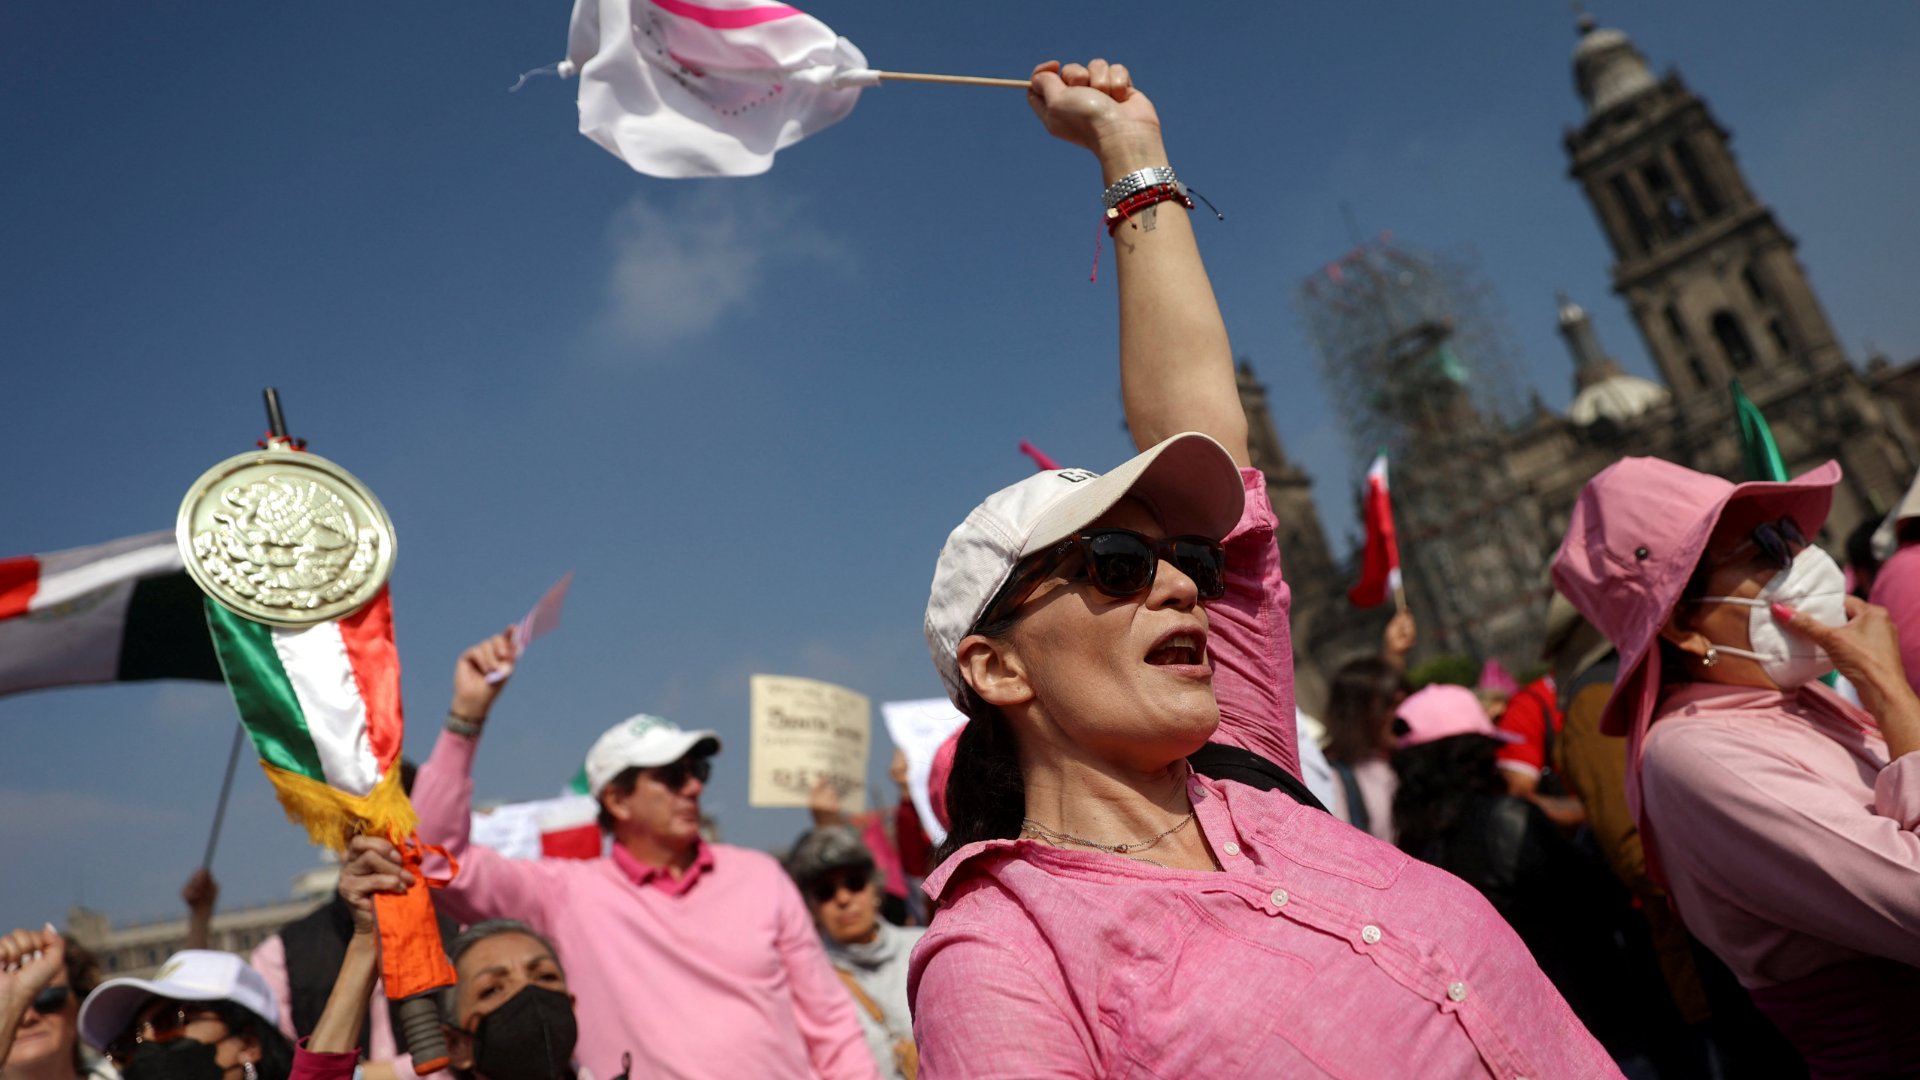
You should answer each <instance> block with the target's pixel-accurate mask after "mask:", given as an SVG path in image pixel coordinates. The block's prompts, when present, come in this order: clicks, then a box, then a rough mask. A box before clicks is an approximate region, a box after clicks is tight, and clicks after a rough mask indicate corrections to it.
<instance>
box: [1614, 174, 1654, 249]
mask: <svg viewBox="0 0 1920 1080" xmlns="http://www.w3.org/2000/svg"><path fill="white" fill-rule="evenodd" d="M1607 190H1608V191H1610V192H1612V193H1613V201H1614V202H1615V203H1617V204H1619V206H1620V212H1621V213H1623V214H1625V215H1626V217H1627V226H1628V227H1629V228H1631V229H1632V230H1633V235H1632V236H1630V237H1622V238H1621V239H1623V240H1627V241H1629V247H1628V250H1629V252H1630V253H1631V254H1635V255H1638V254H1639V253H1640V252H1643V251H1645V250H1647V249H1648V248H1650V247H1652V246H1653V222H1652V221H1650V220H1648V218H1647V214H1646V211H1645V210H1643V209H1642V208H1641V206H1640V196H1639V195H1638V194H1636V193H1635V192H1634V190H1633V184H1632V183H1630V182H1629V181H1628V180H1627V174H1626V173H1623V172H1618V173H1614V174H1613V175H1612V176H1609V177H1607Z"/></svg>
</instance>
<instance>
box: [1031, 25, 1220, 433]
mask: <svg viewBox="0 0 1920 1080" xmlns="http://www.w3.org/2000/svg"><path fill="white" fill-rule="evenodd" d="M1028 100H1029V102H1030V103H1031V104H1032V105H1033V109H1034V112H1035V113H1037V114H1038V115H1039V116H1040V119H1041V121H1042V122H1043V123H1045V124H1046V127H1047V130H1048V131H1050V132H1052V133H1053V134H1054V135H1056V136H1058V137H1060V138H1062V139H1065V140H1066V141H1068V142H1071V143H1074V144H1076V145H1079V146H1084V147H1086V148H1087V149H1088V150H1090V151H1092V152H1093V155H1094V157H1096V158H1097V159H1098V160H1099V162H1100V172H1101V184H1102V185H1103V186H1104V185H1107V184H1112V183H1113V182H1114V181H1116V180H1119V179H1120V178H1121V177H1123V176H1126V175H1127V174H1129V173H1132V172H1135V171H1137V170H1140V169H1147V168H1154V167H1157V166H1165V165H1168V164H1171V163H1170V162H1169V161H1168V159H1167V150H1166V147H1165V145H1164V144H1163V143H1162V142H1161V139H1160V117H1159V116H1158V114H1156V113H1155V112H1154V109H1153V103H1152V102H1150V101H1148V100H1147V97H1146V95H1145V94H1142V93H1141V92H1140V91H1139V90H1138V89H1136V88H1134V86H1133V81H1132V78H1131V76H1129V75H1128V73H1127V69H1126V67H1125V66H1124V65H1121V64H1109V63H1107V62H1106V61H1105V60H1093V61H1089V62H1088V63H1087V64H1085V65H1084V66H1083V65H1080V64H1067V65H1065V66H1064V67H1062V66H1061V64H1060V62H1059V61H1057V60H1050V61H1048V62H1047V63H1044V64H1041V65H1040V66H1039V67H1037V68H1035V69H1034V72H1033V88H1032V89H1031V90H1029V91H1028ZM1113 247H1114V261H1115V263H1116V264H1117V266H1118V271H1117V273H1118V276H1119V279H1120V391H1121V397H1122V400H1123V402H1124V403H1125V406H1126V413H1127V426H1128V428H1129V429H1130V430H1131V431H1132V433H1133V441H1134V443H1135V445H1136V446H1138V447H1139V448H1140V449H1143V450H1144V449H1146V448H1147V447H1149V446H1152V445H1153V444H1155V443H1157V442H1159V441H1161V440H1162V439H1165V438H1166V437H1167V436H1169V435H1177V434H1179V433H1180V432H1182V431H1203V432H1206V433H1207V434H1208V435H1211V436H1213V437H1214V438H1215V439H1218V440H1219V441H1220V444H1221V445H1223V446H1225V447H1226V448H1227V452H1228V453H1230V454H1232V455H1233V460H1234V461H1235V462H1236V463H1237V464H1239V465H1240V466H1242V467H1245V466H1246V465H1247V464H1248V455H1247V417H1246V413H1245V412H1244V411H1243V410H1242V408H1241V406H1240V391H1239V387H1238V383H1237V382H1236V380H1235V378H1234V371H1233V350H1232V347H1231V346H1230V345H1229V343H1228V341H1227V327H1226V323H1224V322H1223V321H1221V318H1220V305H1219V304H1218V303H1217V302H1216V301H1215V300H1214V297H1213V285H1212V283H1211V282H1209V281H1208V280H1207V269H1206V267H1205V266H1204V265H1202V264H1201V261H1200V248H1199V246H1198V245H1197V244H1196V243H1195V242H1194V236H1193V223H1192V221H1191V220H1190V218H1189V216H1188V211H1187V210H1186V208H1185V207H1183V206H1181V205H1180V204H1179V203H1178V202H1163V203H1159V204H1157V205H1155V206H1150V207H1148V208H1146V209H1144V210H1141V211H1139V212H1137V213H1135V214H1133V215H1131V218H1130V222H1129V223H1128V224H1123V225H1122V226H1121V227H1120V228H1119V229H1118V230H1117V231H1116V232H1115V233H1114V238H1113Z"/></svg>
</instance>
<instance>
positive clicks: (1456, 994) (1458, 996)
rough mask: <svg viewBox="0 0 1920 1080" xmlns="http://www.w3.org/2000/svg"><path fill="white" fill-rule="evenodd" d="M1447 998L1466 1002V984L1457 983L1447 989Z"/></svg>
mask: <svg viewBox="0 0 1920 1080" xmlns="http://www.w3.org/2000/svg"><path fill="white" fill-rule="evenodd" d="M1447 996H1448V997H1450V998H1452V999H1453V1000H1455V1001H1465V1000H1467V984H1466V983H1463V982H1457V983H1454V984H1453V985H1451V986H1449V987H1447Z"/></svg>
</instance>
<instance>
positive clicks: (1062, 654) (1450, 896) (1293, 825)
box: [908, 60, 1619, 1080]
mask: <svg viewBox="0 0 1920 1080" xmlns="http://www.w3.org/2000/svg"><path fill="white" fill-rule="evenodd" d="M1028 99H1029V102H1030V103H1031V104H1032V106H1033V108H1034V110H1035V112H1036V113H1037V114H1038V115H1039V116H1040V118H1041V120H1042V122H1043V123H1044V124H1045V125H1046V127H1047V129H1048V130H1049V131H1050V132H1052V133H1053V134H1055V135H1057V136H1059V137H1061V138H1064V139H1066V140H1068V141H1070V142H1074V143H1077V144H1079V145H1082V146H1085V147H1086V148H1088V149H1089V150H1091V151H1093V153H1094V154H1095V156H1096V157H1097V158H1098V159H1099V161H1100V164H1101V167H1102V169H1103V171H1104V173H1105V182H1106V183H1107V184H1108V185H1110V189H1109V190H1110V192H1111V191H1113V190H1114V189H1120V190H1121V191H1122V194H1121V196H1120V199H1121V201H1120V202H1119V203H1118V205H1122V206H1127V205H1131V212H1130V213H1129V215H1128V216H1127V217H1126V218H1124V219H1117V220H1115V222H1114V223H1115V224H1116V226H1117V228H1116V229H1115V234H1116V235H1115V244H1114V246H1115V254H1116V262H1117V264H1118V277H1119V293H1120V313H1121V315H1120V353H1121V383H1122V391H1123V397H1124V400H1125V404H1126V412H1127V420H1128V425H1129V430H1130V431H1131V433H1132V435H1133V438H1134V439H1135V441H1136V443H1137V444H1138V446H1139V447H1140V449H1141V450H1142V453H1140V454H1139V455H1138V456H1137V457H1134V458H1133V459H1131V460H1129V461H1127V462H1125V463H1123V464H1121V465H1120V466H1119V467H1118V468H1116V469H1114V470H1113V471H1112V472H1109V473H1107V474H1105V475H1104V476H1101V475H1096V474H1094V473H1091V472H1088V471H1086V470H1082V469H1055V470H1048V471H1045V472H1041V473H1037V474H1035V475H1033V476H1030V477H1028V478H1027V479H1025V480H1022V481H1021V482H1019V483H1017V484H1014V485H1013V486H1011V487H1009V488H1006V489H1004V490H1002V491H1000V492H998V493H996V494H994V495H992V496H990V497H989V498H988V499H987V500H986V501H985V502H984V503H982V504H981V505H979V506H978V507H976V508H975V509H974V510H973V511H972V513H970V514H968V516H967V519H966V521H965V522H964V523H962V524H961V525H960V526H959V527H958V528H956V529H955V530H954V531H953V534H952V535H951V536H950V537H949V538H948V540H947V543H946V546H945V547H944V549H943V550H942V551H941V554H940V559H939V563H938V566H937V567H936V569H935V573H934V582H933V588H932V593H931V596H930V598H929V601H928V605H927V620H926V622H927V625H926V630H927V639H928V643H929V646H930V648H931V651H932V653H933V659H934V664H935V666H936V667H937V668H938V669H939V671H940V674H941V678H942V681H943V682H944V683H945V685H946V688H947V690H948V693H949V695H950V696H951V697H952V698H953V699H954V701H955V703H956V704H958V705H959V706H960V707H961V708H962V709H963V710H964V711H965V712H966V713H967V714H968V716H969V717H970V720H969V722H968V724H967V725H966V727H965V728H964V729H963V733H962V735H961V737H960V740H959V743H958V744H957V746H956V750H955V754H954V761H953V767H952V776H951V780H950V783H949V784H948V786H947V810H948V812H949V818H950V821H951V823H952V830H953V831H952V833H951V834H950V835H949V837H948V840H947V842H946V844H945V845H943V848H942V855H943V856H944V858H943V859H942V861H941V862H940V864H939V866H938V867H937V868H936V869H935V870H934V872H933V873H932V874H931V875H930V876H929V877H928V879H927V882H926V888H927V893H928V895H929V896H930V897H931V898H933V899H934V900H935V901H936V902H937V903H938V904H939V905H940V906H939V910H938V912H937V913H936V915H935V916H934V919H933V923H932V926H931V927H930V928H929V930H928V932H927V934H926V935H925V936H924V937H923V938H922V939H921V943H920V945H919V946H918V947H917V948H916V949H915V951H914V954H913V959H912V963H911V968H910V973H909V984H908V986H909V994H910V996H911V1000H912V1004H913V1014H914V1030H915V1035H916V1040H917V1044H918V1046H919V1050H920V1055H921V1057H920V1061H921V1074H920V1075H921V1077H922V1080H945V1078H949V1077H1009V1078H1011V1077H1019V1078H1023V1080H1024V1078H1033V1077H1095V1076H1100V1077H1105V1076H1131V1077H1183V1078H1184V1077H1237V1076H1252V1077H1279V1076H1286V1077H1294V1076H1300V1077H1309V1076H1339V1077H1385V1076H1405V1075H1418V1076H1432V1077H1462V1076H1464V1077H1488V1076H1492V1077H1501V1078H1506V1080H1512V1078H1518V1077H1536V1078H1540V1077H1554V1078H1568V1077H1575V1078H1577V1077H1602V1076H1604V1077H1613V1076H1618V1075H1619V1072H1618V1070H1617V1069H1616V1068H1615V1067H1614V1066H1613V1063H1612V1062H1611V1061H1610V1060H1609V1059H1608V1058H1607V1056H1606V1054H1605V1052H1604V1051H1603V1050H1602V1049H1601V1048H1600V1046H1599V1045H1598V1044H1597V1043H1596V1042H1595V1041H1594V1040H1593V1038H1592V1036H1590V1035H1588V1034H1587V1032H1586V1030H1585V1029H1584V1028H1582V1027H1581V1025H1580V1023H1579V1021H1578V1020H1577V1019H1576V1018H1575V1017H1574V1016H1573V1014H1572V1012H1571V1011H1570V1010H1568V1008H1567V1006H1566V1004H1565V1003H1564V1002H1563V1001H1562V1000H1561V998H1560V996H1559V994H1558V993H1556V992H1555V991H1554V988H1553V985H1552V984H1551V983H1550V982H1548V980H1547V978H1546V976H1544V975H1543V974H1542V973H1541V971H1540V969H1539V967H1538V965H1536V964H1535V963H1534V961H1533V959H1532V957H1531V956H1530V955H1529V954H1528V952H1527V949H1526V946H1525V945H1524V944H1522V943H1521V941H1520V939H1519V938H1518V937H1517V936H1515V934H1514V932H1513V931H1512V930H1511V929H1510V928H1509V927H1508V926H1507V925H1506V923H1505V922H1504V921H1503V920H1501V918H1500V917H1499V915H1498V914H1497V913H1495V912H1494V910H1493V909H1492V908H1491V907H1490V906H1489V905H1488V903H1487V901H1486V900H1485V899H1484V898H1483V897H1482V896H1481V895H1480V894H1479V893H1478V892H1476V891H1475V890H1474V889H1473V888H1472V887H1470V886H1468V885H1466V884H1465V883H1464V882H1461V881H1460V880H1459V879H1457V878H1454V877H1452V876H1450V875H1448V874H1445V873H1443V872H1441V871H1439V870H1436V869H1434V868H1432V867H1429V866H1426V865H1425V864H1422V863H1419V862H1417V861H1416V860H1413V859H1411V858H1409V857H1408V856H1407V855H1405V854H1404V853H1402V852H1400V851H1398V850H1396V849H1395V848H1393V847H1392V846H1391V845H1389V844H1387V843H1385V842H1383V841H1381V840H1378V839H1375V838H1374V837H1371V836H1368V835H1367V834H1365V833H1363V832H1360V831H1359V830H1357V829H1354V828H1352V827H1351V826H1349V825H1346V824H1345V823H1343V822H1340V821H1338V820H1336V819H1335V818H1333V817H1332V816H1331V815H1329V814H1327V813H1325V812H1324V811H1322V810H1321V809H1319V808H1318V807H1317V806H1310V805H1307V804H1306V803H1305V802H1303V801H1300V800H1310V799H1311V796H1308V795H1304V794H1302V795H1298V796H1295V795H1291V794H1289V793H1288V792H1289V787H1290V786H1289V785H1288V784H1287V783H1285V782H1284V781H1276V783H1274V784H1262V783H1261V782H1260V777H1261V775H1262V774H1263V773H1265V772H1271V773H1275V774H1279V775H1280V776H1284V777H1286V778H1287V779H1288V780H1291V781H1292V785H1294V786H1297V785H1298V783H1299V781H1298V766H1297V764H1296V759H1295V747H1294V738H1295V726H1294V710H1293V681H1292V669H1291V666H1290V665H1291V660H1290V656H1291V652H1290V643H1289V640H1288V634H1287V605H1288V594H1287V587H1286V584H1285V583H1284V582H1283V581H1282V580H1281V576H1280V565H1279V553H1278V549H1277V548H1276V546H1275V543H1274V529H1275V520H1274V516H1273V511H1272V509H1271V507H1270V506H1269V505H1268V503H1267V498H1266V487H1265V479H1264V477H1263V476H1262V475H1261V473H1260V472H1259V471H1258V470H1256V469H1252V468H1249V467H1248V451H1247V442H1246V437H1247V428H1246V417H1245V414H1244V413H1243V411H1242V409H1241V406H1240V401H1239V395H1238V392H1237V389H1236V385H1235V373H1234V367H1233V357H1232V352H1231V349H1230V346H1229V344H1228V341H1227V336H1226V329H1225V326H1224V325H1223V324H1222V322H1221V319H1220V313H1219V309H1218V307H1217V305H1216V304H1215V302H1214V298H1213V295H1212V289H1211V287H1210V286H1209V285H1208V283H1207V277H1206V272H1205V270H1204V268H1203V267H1202V265H1201V263H1200V257H1199V252H1198V249H1197V247H1196V246H1195V243H1194V238H1193V232H1192V228H1191V226H1190V224H1189V222H1188V220H1187V217H1186V213H1185V203H1184V199H1183V198H1182V197H1177V196H1179V195H1180V194H1181V192H1180V189H1179V188H1178V187H1177V181H1175V180H1174V179H1173V177H1172V176H1171V169H1169V168H1167V158H1166V152H1165V150H1164V148H1163V147H1162V145H1161V142H1160V127H1159V121H1158V119H1157V117H1156V116H1155V114H1154V111H1153V107H1152V105H1151V104H1149V103H1148V102H1147V99H1146V98H1145V97H1144V96H1142V95H1141V94H1140V93H1139V92H1138V91H1137V90H1134V89H1133V88H1132V86H1131V80H1130V78H1129V77H1128V75H1127V72H1126V70H1125V69H1124V68H1122V67H1120V66H1119V65H1109V64H1107V63H1105V62H1103V61H1098V60H1096V61H1093V62H1092V63H1090V64H1088V65H1086V66H1084V67H1083V66H1081V65H1078V64H1074V65H1069V66H1067V67H1065V68H1062V67H1060V66H1059V65H1058V64H1045V65H1042V66H1041V67H1039V68H1037V69H1036V70H1035V73H1034V79H1033V88H1032V90H1031V91H1030V92H1029V95H1028ZM1168 189H1171V192H1170V193H1169V191H1168ZM1127 190H1132V191H1133V192H1134V195H1127V194H1125V193H1124V192H1125V191H1127ZM1141 191H1157V192H1160V193H1161V194H1166V195H1167V198H1165V199H1163V200H1161V201H1159V202H1157V203H1155V204H1153V205H1149V206H1145V207H1142V206H1140V205H1138V203H1137V202H1135V203H1132V204H1129V202H1128V201H1127V200H1129V199H1133V198H1136V197H1137V196H1138V194H1139V192H1141ZM1062 388H1063V389H1071V384H1070V383H1067V384H1062ZM1193 429H1198V430H1193ZM1190 757H1191V759H1192V760H1193V761H1194V762H1195V763H1196V764H1197V765H1199V766H1200V768H1199V769H1196V768H1195V767H1194V766H1192V765H1190V764H1189V759H1190ZM1203 773H1211V774H1213V775H1203ZM1214 775H1233V776H1236V777H1242V776H1243V777H1246V778H1247V779H1246V781H1245V782H1242V781H1241V780H1239V779H1215V778H1214Z"/></svg>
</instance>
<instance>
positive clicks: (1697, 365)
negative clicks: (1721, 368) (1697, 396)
mask: <svg viewBox="0 0 1920 1080" xmlns="http://www.w3.org/2000/svg"><path fill="white" fill-rule="evenodd" d="M1687 370H1688V371H1689V372H1692V374H1693V385H1694V386H1696V387H1698V388H1700V389H1702V390H1705V389H1706V388H1707V365H1705V364H1703V363H1701V362H1700V358H1699V357H1697V356H1689V357H1687Z"/></svg>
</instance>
